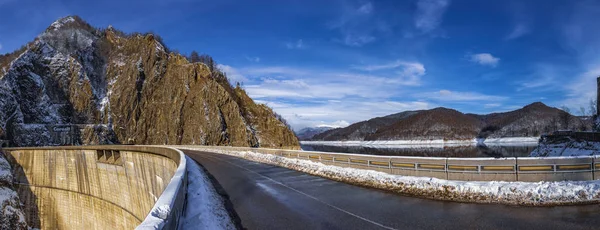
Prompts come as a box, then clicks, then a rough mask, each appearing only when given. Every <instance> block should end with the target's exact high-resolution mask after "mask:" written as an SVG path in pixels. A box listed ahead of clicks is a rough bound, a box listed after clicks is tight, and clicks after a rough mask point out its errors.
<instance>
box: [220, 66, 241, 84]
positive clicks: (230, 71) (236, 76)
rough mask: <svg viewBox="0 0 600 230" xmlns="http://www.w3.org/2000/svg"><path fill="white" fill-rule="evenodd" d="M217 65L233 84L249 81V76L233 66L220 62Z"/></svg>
mask: <svg viewBox="0 0 600 230" xmlns="http://www.w3.org/2000/svg"><path fill="white" fill-rule="evenodd" d="M217 67H218V68H219V69H221V71H223V72H224V73H225V74H226V75H227V78H229V82H231V83H232V84H235V83H236V82H248V78H246V77H245V76H244V75H242V74H241V73H240V72H238V70H236V69H235V68H233V67H231V66H228V65H222V64H218V65H217Z"/></svg>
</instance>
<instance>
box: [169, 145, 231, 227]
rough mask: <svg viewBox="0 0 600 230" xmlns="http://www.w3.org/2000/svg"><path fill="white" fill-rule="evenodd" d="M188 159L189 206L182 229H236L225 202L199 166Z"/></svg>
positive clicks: (183, 219)
mask: <svg viewBox="0 0 600 230" xmlns="http://www.w3.org/2000/svg"><path fill="white" fill-rule="evenodd" d="M186 158H187V170H188V193H187V206H186V209H185V213H184V216H183V218H182V221H181V222H180V225H179V228H180V229H215V230H216V229H235V225H234V224H233V222H232V221H231V218H230V217H229V214H228V213H227V211H226V210H225V207H224V206H223V200H222V198H221V196H220V195H219V194H218V193H217V191H216V190H215V188H214V187H213V185H212V184H211V182H210V180H209V179H208V177H207V176H206V175H205V174H204V173H203V171H202V169H201V168H200V166H198V164H197V163H196V162H195V161H194V160H192V159H191V158H189V157H186Z"/></svg>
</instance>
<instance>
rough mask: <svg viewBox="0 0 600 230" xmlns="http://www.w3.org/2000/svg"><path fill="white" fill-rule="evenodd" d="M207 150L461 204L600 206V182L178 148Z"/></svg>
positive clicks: (342, 180)
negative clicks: (415, 171)
mask: <svg viewBox="0 0 600 230" xmlns="http://www.w3.org/2000/svg"><path fill="white" fill-rule="evenodd" d="M178 148H182V149H191V150H204V151H211V152H215V153H221V154H227V155H231V156H236V157H241V158H244V159H248V160H251V161H256V162H260V163H266V164H271V165H277V166H281V167H286V168H290V169H294V170H297V171H301V172H305V173H308V174H312V175H317V176H321V177H325V178H329V179H332V180H336V181H341V182H346V183H351V184H356V185H361V186H368V187H373V188H378V189H383V190H389V191H393V192H398V193H401V194H409V195H414V196H419V197H426V198H431V199H438V200H451V201H460V202H477V203H501V204H514V205H531V206H553V205H566V204H578V203H598V202H600V181H598V180H594V181H561V182H545V181H542V182H535V183H533V182H505V181H489V182H488V181H485V182H484V181H470V182H469V181H451V180H442V179H436V178H430V177H413V176H400V175H393V174H388V173H383V172H378V171H373V170H365V169H355V168H347V167H339V166H331V165H325V164H322V163H319V162H312V161H309V160H302V159H294V158H286V157H281V156H277V155H271V154H262V153H256V152H251V151H228V150H227V151H226V150H219V149H210V148H191V147H178Z"/></svg>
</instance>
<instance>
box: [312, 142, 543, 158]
mask: <svg viewBox="0 0 600 230" xmlns="http://www.w3.org/2000/svg"><path fill="white" fill-rule="evenodd" d="M301 147H302V150H305V151H322V152H337V153H358V154H367V155H382V156H421V157H468V158H473V157H526V156H529V153H531V151H533V149H535V148H536V147H537V144H536V143H518V144H515V143H511V144H510V145H488V146H485V145H480V146H476V145H462V146H448V145H385V146H384V145H381V146H377V145H372V146H340V145H314V144H301Z"/></svg>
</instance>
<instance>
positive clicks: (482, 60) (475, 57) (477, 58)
mask: <svg viewBox="0 0 600 230" xmlns="http://www.w3.org/2000/svg"><path fill="white" fill-rule="evenodd" d="M469 57H470V61H472V62H475V63H477V64H480V65H484V66H491V67H496V66H497V65H498V63H499V62H500V58H497V57H494V56H493V55H491V54H489V53H479V54H472V55H470V56H469Z"/></svg>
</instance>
